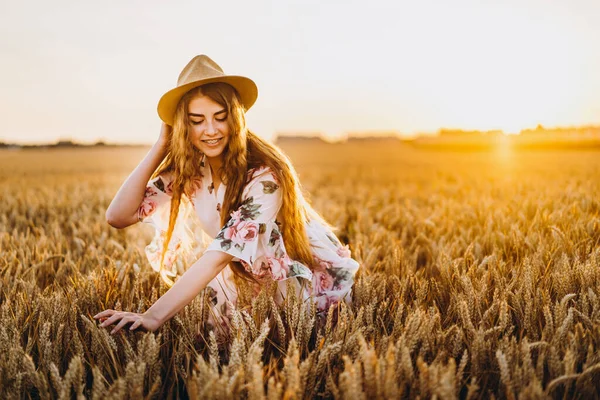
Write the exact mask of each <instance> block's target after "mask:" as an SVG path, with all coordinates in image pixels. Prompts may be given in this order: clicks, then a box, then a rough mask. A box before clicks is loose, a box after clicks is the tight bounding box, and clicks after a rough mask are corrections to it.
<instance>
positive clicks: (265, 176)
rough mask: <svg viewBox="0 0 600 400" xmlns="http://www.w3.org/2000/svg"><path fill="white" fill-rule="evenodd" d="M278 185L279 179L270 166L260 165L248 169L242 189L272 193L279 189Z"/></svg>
mask: <svg viewBox="0 0 600 400" xmlns="http://www.w3.org/2000/svg"><path fill="white" fill-rule="evenodd" d="M279 186H280V184H279V179H277V175H276V174H275V173H274V172H273V170H272V169H271V167H268V166H266V165H262V166H259V167H256V168H250V169H249V170H248V172H247V175H246V187H245V190H244V191H245V192H251V191H252V192H256V191H257V190H258V191H260V192H263V193H265V194H272V193H275V191H277V190H278V189H279Z"/></svg>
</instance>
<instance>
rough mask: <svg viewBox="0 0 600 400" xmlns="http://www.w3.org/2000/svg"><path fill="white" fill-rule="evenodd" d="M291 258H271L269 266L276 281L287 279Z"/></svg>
mask: <svg viewBox="0 0 600 400" xmlns="http://www.w3.org/2000/svg"><path fill="white" fill-rule="evenodd" d="M288 260H289V258H287V257H281V258H274V257H273V258H269V267H270V268H271V275H272V276H273V279H274V280H276V281H280V280H282V279H285V278H286V277H287V276H288V271H289V262H288Z"/></svg>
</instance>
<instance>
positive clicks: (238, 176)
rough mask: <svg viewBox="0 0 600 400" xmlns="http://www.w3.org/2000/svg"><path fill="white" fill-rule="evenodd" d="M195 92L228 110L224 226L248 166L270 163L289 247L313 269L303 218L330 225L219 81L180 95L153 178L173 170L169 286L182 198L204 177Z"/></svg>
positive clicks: (239, 270) (244, 274)
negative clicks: (194, 135) (195, 136)
mask: <svg viewBox="0 0 600 400" xmlns="http://www.w3.org/2000/svg"><path fill="white" fill-rule="evenodd" d="M197 96H208V97H209V98H210V99H211V100H213V101H215V102H216V103H218V104H219V105H221V106H222V107H223V108H225V109H226V110H227V124H228V126H229V132H230V135H229V142H228V144H227V146H226V147H225V149H224V150H223V164H222V168H221V169H220V171H219V173H220V178H221V181H222V182H223V183H224V184H225V185H226V190H225V197H224V201H223V204H222V208H221V226H225V224H226V223H227V222H228V220H229V219H230V214H231V213H232V212H233V211H235V210H236V209H237V208H239V206H240V205H241V201H242V198H241V197H242V192H243V189H244V186H245V185H246V183H247V182H246V179H247V173H248V171H249V170H250V169H252V168H258V167H261V166H267V167H270V169H271V171H272V172H273V174H275V176H276V178H277V181H278V182H277V183H278V184H279V187H280V188H281V193H282V195H283V201H282V205H281V210H280V215H281V216H282V220H281V221H279V222H280V223H281V234H282V238H283V241H284V243H285V248H286V251H287V253H288V255H289V256H290V257H291V258H292V259H294V260H297V261H299V262H301V263H303V264H304V265H306V266H307V267H309V268H310V269H311V270H313V269H314V262H315V261H314V259H313V256H312V253H311V251H310V245H309V239H308V236H307V234H306V229H305V222H307V221H308V220H309V219H312V218H317V219H319V220H320V221H321V222H322V223H324V224H326V225H327V226H329V225H328V224H327V223H326V222H325V220H324V219H323V218H322V217H321V216H320V215H319V214H318V213H317V212H316V211H314V209H312V207H310V204H309V203H308V201H307V200H306V197H305V196H304V195H303V192H302V188H301V185H300V182H299V180H298V176H297V174H296V171H295V170H294V168H293V166H292V163H291V162H290V160H289V158H288V157H287V156H286V155H285V154H284V153H283V151H282V150H281V149H280V148H278V147H277V146H275V145H273V144H271V143H269V142H267V141H266V140H264V139H262V138H260V137H259V136H257V135H256V134H254V133H253V132H251V131H250V130H249V129H248V128H247V127H246V117H245V109H244V106H243V105H242V104H241V102H240V97H239V94H238V93H237V91H236V90H235V89H234V88H233V87H232V86H230V85H228V84H226V83H222V82H215V83H208V84H205V85H202V86H199V87H196V88H194V89H191V90H190V91H188V92H187V93H186V94H185V95H184V96H183V97H182V98H181V100H180V101H179V103H178V105H177V108H176V110H175V115H174V122H173V130H172V138H171V143H170V146H169V151H168V153H167V156H166V157H165V159H164V160H163V162H162V163H161V165H160V166H159V167H158V168H157V170H156V171H155V172H154V174H153V178H154V177H156V176H158V175H160V174H162V173H164V172H169V173H172V174H173V184H172V198H171V210H170V214H169V226H168V229H167V232H166V237H165V241H164V243H163V251H162V256H161V261H160V275H161V277H162V278H163V280H164V281H165V283H166V284H167V285H168V286H169V287H170V286H172V285H173V283H174V282H173V281H172V280H171V279H169V277H168V276H167V275H166V274H165V273H164V272H165V271H164V267H163V262H164V257H165V253H166V252H167V249H168V244H169V241H170V240H171V237H172V234H173V229H174V227H175V222H176V220H177V215H178V212H179V206H180V204H181V201H182V200H183V201H189V200H190V198H191V194H192V193H193V192H194V190H195V189H196V188H197V187H196V183H197V182H198V179H200V178H201V177H202V173H201V169H200V161H201V159H202V156H203V153H202V152H201V151H200V150H199V149H197V148H196V147H195V146H194V145H193V144H192V142H191V141H190V139H189V129H190V128H191V125H190V121H189V117H188V106H189V103H190V101H191V100H192V99H193V98H195V97H197ZM303 197H304V201H303ZM329 227H330V228H333V227H331V226H329ZM230 266H231V269H232V272H233V273H234V274H235V276H236V277H237V278H241V279H243V280H246V281H251V282H257V280H256V279H255V278H254V276H253V275H252V273H251V272H249V271H247V270H246V269H245V268H244V267H243V266H242V264H241V263H240V262H233V261H232V262H230ZM236 281H237V282H239V280H236Z"/></svg>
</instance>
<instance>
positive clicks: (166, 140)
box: [158, 122, 173, 151]
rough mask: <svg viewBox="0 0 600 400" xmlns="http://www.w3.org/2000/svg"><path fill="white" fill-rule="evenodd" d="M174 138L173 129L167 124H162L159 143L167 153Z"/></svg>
mask: <svg viewBox="0 0 600 400" xmlns="http://www.w3.org/2000/svg"><path fill="white" fill-rule="evenodd" d="M172 137H173V127H172V126H171V125H168V124H167V123H166V122H163V123H162V126H161V127H160V136H159V137H158V143H159V144H160V146H161V147H162V148H163V149H164V150H165V151H166V150H168V149H169V146H170V144H171V139H172Z"/></svg>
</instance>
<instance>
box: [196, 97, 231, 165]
mask: <svg viewBox="0 0 600 400" xmlns="http://www.w3.org/2000/svg"><path fill="white" fill-rule="evenodd" d="M227 117H228V115H227V109H226V108H225V107H223V106H221V105H220V104H219V103H217V102H215V101H213V100H212V99H211V98H210V97H208V96H198V97H194V98H193V99H192V100H191V101H190V103H189V106H188V119H189V121H190V130H189V132H190V140H191V142H192V144H193V145H194V146H196V148H197V149H198V150H200V151H201V152H202V153H204V154H206V156H207V157H209V158H213V157H220V156H221V154H222V153H223V150H224V149H225V147H226V146H227V143H228V142H229V125H228V124H227Z"/></svg>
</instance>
